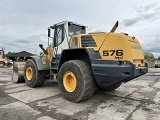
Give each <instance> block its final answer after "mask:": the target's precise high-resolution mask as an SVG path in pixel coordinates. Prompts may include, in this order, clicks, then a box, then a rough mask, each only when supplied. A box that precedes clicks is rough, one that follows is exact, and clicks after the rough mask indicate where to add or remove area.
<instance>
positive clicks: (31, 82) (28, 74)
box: [24, 59, 46, 87]
mask: <svg viewBox="0 0 160 120" xmlns="http://www.w3.org/2000/svg"><path fill="white" fill-rule="evenodd" d="M24 79H25V82H26V84H27V85H28V86H29V87H40V86H42V85H43V84H44V82H45V79H46V78H45V77H40V74H39V72H38V69H37V65H36V63H35V62H34V61H33V60H32V59H28V60H27V62H26V64H25V67H24Z"/></svg>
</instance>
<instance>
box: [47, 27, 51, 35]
mask: <svg viewBox="0 0 160 120" xmlns="http://www.w3.org/2000/svg"><path fill="white" fill-rule="evenodd" d="M50 36H51V30H50V29H49V28H48V37H50Z"/></svg>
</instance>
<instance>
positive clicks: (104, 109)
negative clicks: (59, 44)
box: [0, 68, 160, 120]
mask: <svg viewBox="0 0 160 120" xmlns="http://www.w3.org/2000/svg"><path fill="white" fill-rule="evenodd" d="M11 73H12V68H0V120H77V119H78V120H79V119H83V120H159V119H160V114H159V113H160V69H159V68H151V69H149V73H147V74H145V75H143V76H141V77H139V78H137V79H134V80H132V81H130V82H127V83H125V84H123V85H121V86H120V87H119V88H118V89H116V90H115V91H112V92H102V91H99V90H97V91H96V92H95V94H94V95H93V97H91V98H90V99H88V100H85V101H83V102H80V103H71V102H69V101H66V100H64V99H63V97H62V96H61V94H60V91H59V89H58V85H57V83H56V82H54V81H52V80H48V81H46V83H45V84H44V85H43V86H42V87H40V88H29V87H27V86H26V84H25V83H20V84H14V83H12V82H11Z"/></svg>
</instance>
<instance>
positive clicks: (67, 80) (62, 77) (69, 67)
mask: <svg viewBox="0 0 160 120" xmlns="http://www.w3.org/2000/svg"><path fill="white" fill-rule="evenodd" d="M58 86H59V88H60V91H61V94H62V96H63V97H64V98H65V99H67V100H69V101H71V102H80V101H82V100H84V99H87V98H89V97H91V96H92V95H93V93H94V91H95V83H94V77H93V75H92V72H91V69H90V66H89V65H88V64H87V63H86V62H84V61H81V60H71V61H67V62H66V63H64V64H63V65H62V66H61V68H60V71H59V73H58Z"/></svg>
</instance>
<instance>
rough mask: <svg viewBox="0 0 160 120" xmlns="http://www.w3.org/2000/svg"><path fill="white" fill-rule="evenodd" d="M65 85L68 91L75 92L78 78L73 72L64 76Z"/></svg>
mask: <svg viewBox="0 0 160 120" xmlns="http://www.w3.org/2000/svg"><path fill="white" fill-rule="evenodd" d="M63 85H64V88H65V89H66V91H68V92H73V91H75V89H76V86H77V79H76V76H75V75H74V74H73V73H72V72H71V71H68V72H66V73H65V74H64V76H63Z"/></svg>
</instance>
